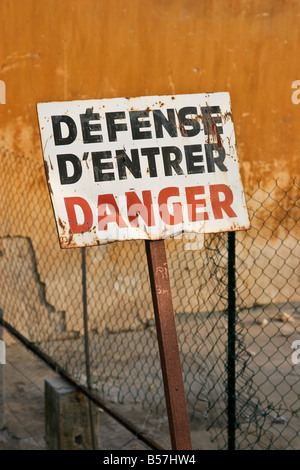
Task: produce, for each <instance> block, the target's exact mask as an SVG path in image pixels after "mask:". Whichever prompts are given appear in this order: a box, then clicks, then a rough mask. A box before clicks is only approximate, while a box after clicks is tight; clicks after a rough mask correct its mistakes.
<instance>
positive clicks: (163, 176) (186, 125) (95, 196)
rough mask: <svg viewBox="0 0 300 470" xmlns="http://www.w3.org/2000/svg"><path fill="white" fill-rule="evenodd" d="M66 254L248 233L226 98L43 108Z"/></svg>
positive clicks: (143, 99) (154, 99)
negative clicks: (116, 244)
mask: <svg viewBox="0 0 300 470" xmlns="http://www.w3.org/2000/svg"><path fill="white" fill-rule="evenodd" d="M38 117H39V125H40V132H41V138H42V146H43V153H44V163H45V168H46V173H47V180H48V186H49V191H50V194H51V199H52V204H53V208H54V213H55V218H56V223H57V229H58V234H59V239H60V244H61V247H62V248H71V247H75V246H89V245H97V244H98V245H99V244H104V243H108V242H112V241H115V240H133V239H152V240H157V239H160V238H167V237H170V236H174V235H177V234H179V233H182V232H183V231H185V232H195V233H200V232H202V233H203V232H221V231H231V230H242V229H247V228H249V218H248V213H247V208H246V203H245V197H244V192H243V187H242V183H241V179H240V173H239V164H238V158H237V152H236V141H235V134H234V127H233V121H232V114H231V106H230V98H229V94H228V93H210V94H192V95H175V96H148V97H139V98H114V99H101V100H86V101H70V102H56V103H39V104H38Z"/></svg>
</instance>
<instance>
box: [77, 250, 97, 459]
mask: <svg viewBox="0 0 300 470" xmlns="http://www.w3.org/2000/svg"><path fill="white" fill-rule="evenodd" d="M81 269H82V304H83V327H84V353H85V370H86V382H87V388H88V390H89V391H91V390H92V382H91V369H90V345H89V329H88V312H87V291H86V248H85V247H83V248H81ZM89 414H90V425H91V438H92V446H93V450H95V449H96V437H95V429H94V424H95V423H94V416H93V409H92V403H91V400H89Z"/></svg>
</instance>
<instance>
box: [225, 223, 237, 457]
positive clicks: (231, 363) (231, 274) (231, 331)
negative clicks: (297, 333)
mask: <svg viewBox="0 0 300 470" xmlns="http://www.w3.org/2000/svg"><path fill="white" fill-rule="evenodd" d="M235 308H236V299H235V232H228V344H227V346H228V356H227V380H228V382H227V400H228V401H227V420H228V421H227V426H228V427H227V431H228V450H235V429H236V396H235V385H236V383H235V380H236V377H235V353H236V351H235V343H236V341H235V340H236V337H235V313H236V312H235Z"/></svg>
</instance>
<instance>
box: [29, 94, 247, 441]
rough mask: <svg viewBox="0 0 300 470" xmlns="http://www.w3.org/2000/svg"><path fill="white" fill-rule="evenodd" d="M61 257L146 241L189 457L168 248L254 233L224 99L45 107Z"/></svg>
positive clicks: (169, 400) (165, 366)
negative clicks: (172, 243)
mask: <svg viewBox="0 0 300 470" xmlns="http://www.w3.org/2000/svg"><path fill="white" fill-rule="evenodd" d="M38 118H39V126H40V132H41V140H42V147H43V153H44V164H45V170H46V176H47V183H48V188H49V192H50V196H51V201H52V205H53V210H54V215H55V219H56V226H57V231H58V237H59V241H60V245H61V248H74V247H85V246H93V245H103V244H106V243H111V242H115V241H118V240H137V239H144V240H145V244H146V252H147V260H148V267H149V275H150V281H151V290H152V299H153V305H154V312H155V319H156V327H157V336H158V343H159V350H160V358H161V366H162V372H163V379H164V388H165V398H166V404H167V410H168V418H169V427H170V436H171V442H172V447H173V449H181V450H185V449H187V450H188V449H191V437H190V431H189V424H188V417H187V408H186V402H185V394H184V385H183V379H182V372H181V366H180V355H179V348H178V341H177V334H176V327H175V316H174V309H173V304H172V296H171V290H170V280H169V272H168V265H167V259H166V252H165V245H164V239H166V238H170V237H173V236H177V237H178V235H180V234H181V233H183V232H189V233H216V232H224V231H235V230H245V229H247V228H249V217H248V213H247V208H246V203H245V196H244V191H243V187H242V183H241V179H240V174H239V165H238V158H237V152H236V143H235V134H234V127H233V120H232V113H231V105H230V98H229V94H228V93H210V94H193V95H176V96H148V97H138V98H114V99H101V100H84V101H70V102H56V103H39V104H38Z"/></svg>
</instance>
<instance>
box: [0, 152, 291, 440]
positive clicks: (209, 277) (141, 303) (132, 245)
mask: <svg viewBox="0 0 300 470" xmlns="http://www.w3.org/2000/svg"><path fill="white" fill-rule="evenodd" d="M0 201H1V207H2V210H1V212H0V283H1V292H0V308H1V310H2V311H3V318H4V321H5V323H6V325H7V326H8V327H10V328H11V330H14V331H15V333H16V334H17V335H19V336H20V337H22V338H23V340H24V341H25V342H27V344H28V346H30V347H32V345H33V346H34V351H35V353H36V354H40V355H41V356H43V357H44V358H48V359H49V361H51V362H52V363H53V364H56V365H57V366H58V367H59V370H61V371H63V372H65V373H66V374H67V375H68V376H69V377H72V379H73V381H74V383H76V384H78V386H82V387H86V390H88V391H90V392H91V393H92V394H93V396H94V397H98V398H99V404H100V405H101V404H102V405H103V403H106V404H107V406H108V408H109V407H110V406H113V408H114V410H116V413H118V414H120V415H122V416H124V417H125V420H129V421H130V422H132V423H133V427H134V429H136V433H135V436H133V438H132V439H136V438H137V437H139V436H140V435H141V434H143V435H144V434H147V435H148V436H149V437H150V438H151V439H153V440H154V441H156V442H159V443H160V445H161V446H162V447H163V448H165V449H168V448H170V441H169V433H168V423H167V413H166V409H165V402H164V392H163V383H162V375H161V369H160V361H159V354H158V345H157V338H156V330H155V322H154V314H153V309H152V299H151V290H150V284H149V279H148V268H147V262H146V254H145V248H144V242H143V241H132V242H129V241H128V242H118V243H112V244H109V245H104V246H100V247H89V248H84V249H80V248H76V249H70V250H61V249H60V248H59V243H58V239H57V232H56V227H55V222H54V217H53V213H52V208H51V203H50V198H49V195H48V190H47V187H46V182H45V176H44V169H43V167H42V165H40V164H39V163H36V162H34V161H33V159H29V158H26V157H25V156H22V155H16V154H14V153H13V152H10V151H8V150H7V149H4V148H2V149H1V150H0ZM247 205H248V210H249V213H250V220H251V226H252V228H251V229H250V230H248V231H247V232H237V233H236V234H235V237H234V234H227V233H221V234H208V235H205V236H204V235H203V234H200V235H197V236H195V235H189V234H185V235H183V236H181V237H177V238H175V239H170V240H166V242H165V243H166V249H167V256H168V263H169V270H170V280H171V288H172V295H173V303H174V310H175V318H176V325H177V334H178V339H179V346H180V352H181V361H182V370H183V376H184V384H185V392H186V398H187V404H188V413H189V418H190V425H191V434H192V444H193V449H202V448H221V449H226V448H228V445H229V441H231V442H232V445H231V447H232V448H233V447H235V448H240V449H266V448H274V449H299V448H300V435H299V434H300V433H299V429H300V426H299V424H300V423H299V413H300V409H299V408H300V406H299V395H300V382H299V374H300V365H298V364H297V363H293V356H292V354H293V349H292V344H293V342H294V341H297V340H298V339H299V340H300V307H299V301H300V295H299V291H298V292H297V288H298V285H299V259H300V252H299V242H298V239H299V187H298V184H297V181H296V180H289V181H275V180H272V181H270V182H269V183H268V185H267V186H262V185H261V184H258V185H257V186H255V187H253V188H252V189H251V194H247ZM230 237H231V244H230ZM234 238H235V241H234ZM232 241H233V244H232ZM232 247H233V248H232ZM234 249H235V253H234ZM230 258H231V259H232V260H233V263H234V264H235V267H234V264H233V267H234V269H235V273H236V275H235V279H236V285H235V286H234V288H233V292H234V291H235V293H236V297H235V299H234V303H233V304H231V305H233V306H234V312H233V315H232V312H231V316H230V315H229V314H230V309H229V307H228V300H229V299H228V292H229V284H230V280H231V278H232V276H231V278H230V276H229V275H228V264H229V260H230ZM228 325H229V328H228ZM294 362H295V361H294ZM296 362H297V361H296ZM228 397H231V399H232V400H231V405H229V403H230V401H229V398H228ZM96 401H97V400H96ZM232 405H233V407H232Z"/></svg>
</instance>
